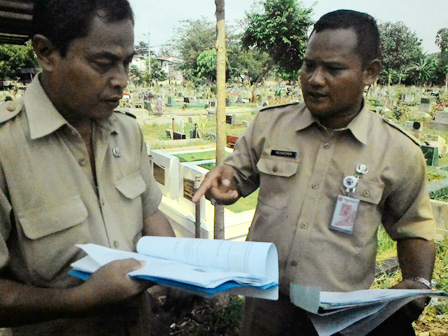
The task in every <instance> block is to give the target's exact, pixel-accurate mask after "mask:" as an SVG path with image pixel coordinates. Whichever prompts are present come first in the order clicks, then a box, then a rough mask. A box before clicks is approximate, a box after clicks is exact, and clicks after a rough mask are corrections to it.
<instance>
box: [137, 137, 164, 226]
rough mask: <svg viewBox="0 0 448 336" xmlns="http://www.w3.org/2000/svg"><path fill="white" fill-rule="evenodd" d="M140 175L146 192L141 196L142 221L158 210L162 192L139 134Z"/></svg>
mask: <svg viewBox="0 0 448 336" xmlns="http://www.w3.org/2000/svg"><path fill="white" fill-rule="evenodd" d="M140 135H141V174H142V176H143V180H144V181H145V183H146V190H145V192H144V193H143V195H142V203H143V219H146V218H149V217H151V216H152V215H154V214H155V212H156V211H157V209H158V208H159V205H160V202H161V201H162V192H161V191H160V188H159V186H158V185H157V182H156V180H155V179H154V176H153V174H152V166H151V162H150V161H149V157H148V152H147V149H146V144H145V141H144V139H143V134H142V133H141V130H140Z"/></svg>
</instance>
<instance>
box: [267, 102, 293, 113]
mask: <svg viewBox="0 0 448 336" xmlns="http://www.w3.org/2000/svg"><path fill="white" fill-rule="evenodd" d="M297 104H300V102H298V101H295V102H291V103H286V104H280V105H271V106H266V107H263V108H261V109H260V112H263V111H266V110H270V109H274V108H278V107H286V106H289V105H297Z"/></svg>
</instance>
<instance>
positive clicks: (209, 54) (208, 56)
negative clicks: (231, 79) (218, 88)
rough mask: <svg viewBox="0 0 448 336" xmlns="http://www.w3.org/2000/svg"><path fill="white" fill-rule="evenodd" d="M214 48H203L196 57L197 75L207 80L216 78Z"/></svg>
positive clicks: (210, 80) (211, 80)
mask: <svg viewBox="0 0 448 336" xmlns="http://www.w3.org/2000/svg"><path fill="white" fill-rule="evenodd" d="M216 59H217V55H216V49H209V50H205V51H203V52H202V53H200V54H199V56H198V58H197V69H196V70H197V77H200V78H204V79H205V80H207V81H208V82H213V81H215V78H216Z"/></svg>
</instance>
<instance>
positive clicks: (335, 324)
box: [308, 302, 387, 336]
mask: <svg viewBox="0 0 448 336" xmlns="http://www.w3.org/2000/svg"><path fill="white" fill-rule="evenodd" d="M386 305H387V303H385V302H383V303H377V304H375V305H370V306H362V307H359V308H351V309H346V310H343V311H340V312H335V313H333V314H330V315H324V316H321V315H317V314H311V313H310V314H308V316H309V317H310V319H311V322H313V325H314V328H316V331H317V333H318V334H319V336H330V335H333V334H335V333H337V332H339V331H341V330H343V329H345V328H347V327H348V326H350V325H352V324H353V323H355V322H358V321H360V320H362V319H364V318H366V317H369V316H371V315H374V314H376V313H378V311H380V310H381V309H382V308H383V307H385V306H386ZM358 336H361V335H358Z"/></svg>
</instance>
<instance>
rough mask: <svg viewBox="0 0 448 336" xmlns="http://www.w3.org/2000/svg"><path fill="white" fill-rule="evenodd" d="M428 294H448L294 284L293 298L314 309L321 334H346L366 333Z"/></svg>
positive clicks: (296, 303)
mask: <svg viewBox="0 0 448 336" xmlns="http://www.w3.org/2000/svg"><path fill="white" fill-rule="evenodd" d="M426 296H439V297H448V294H447V293H445V292H442V291H432V290H429V289H428V290H421V289H368V290H359V291H354V292H347V293H340V292H321V291H320V289H319V288H317V287H303V286H299V285H295V284H291V302H292V303H293V304H295V305H296V306H298V307H301V308H302V309H305V310H307V311H309V312H310V314H309V316H310V319H311V321H312V322H313V324H314V327H315V328H316V331H317V332H318V334H319V335H320V336H327V335H328V336H330V335H333V334H335V333H337V332H340V333H341V334H343V335H345V336H363V335H366V334H368V333H369V332H370V331H372V330H373V329H374V328H376V327H377V326H378V325H380V324H381V323H382V322H384V321H385V320H386V319H387V318H388V317H389V316H391V315H392V314H393V313H395V312H396V311H397V310H398V309H400V308H401V307H403V306H404V305H406V304H408V303H409V302H411V301H412V300H415V299H417V298H420V297H426Z"/></svg>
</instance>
